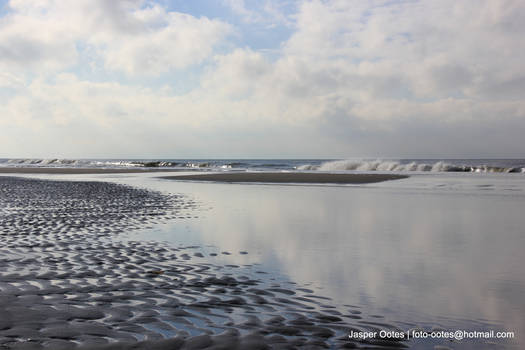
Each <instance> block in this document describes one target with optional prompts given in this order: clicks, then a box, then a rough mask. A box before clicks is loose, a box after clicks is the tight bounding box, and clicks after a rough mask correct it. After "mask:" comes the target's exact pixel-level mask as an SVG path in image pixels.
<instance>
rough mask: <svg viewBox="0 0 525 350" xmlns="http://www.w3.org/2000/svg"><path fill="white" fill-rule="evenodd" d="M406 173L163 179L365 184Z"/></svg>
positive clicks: (231, 174)
mask: <svg viewBox="0 0 525 350" xmlns="http://www.w3.org/2000/svg"><path fill="white" fill-rule="evenodd" d="M407 177H408V176H406V175H397V174H396V175H394V174H332V173H300V172H287V173H282V172H280V173H277V172H242V173H239V172H227V173H211V174H192V175H178V176H163V177H162V178H163V179H168V180H180V181H213V182H235V183H242V182H260V183H309V184H365V183H376V182H382V181H388V180H399V179H405V178H407Z"/></svg>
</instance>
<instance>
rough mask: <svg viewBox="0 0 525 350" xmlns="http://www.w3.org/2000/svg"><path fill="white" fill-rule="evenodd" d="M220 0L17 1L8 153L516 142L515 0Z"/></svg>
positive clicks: (519, 74)
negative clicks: (187, 3)
mask: <svg viewBox="0 0 525 350" xmlns="http://www.w3.org/2000/svg"><path fill="white" fill-rule="evenodd" d="M163 4H164V5H163ZM224 5H225V6H230V7H229V8H228V7H225V8H224V11H225V12H224V13H222V15H221V13H206V9H205V8H204V9H200V12H199V11H197V10H195V11H193V12H192V13H183V12H182V11H178V10H177V9H173V8H170V7H168V6H166V5H165V3H164V2H163V3H155V2H153V1H136V0H126V1H103V0H97V1H88V0H85V1H84V0H79V1H75V2H63V1H53V0H39V1H28V0H16V1H15V0H11V1H10V2H9V3H8V6H7V7H6V9H5V11H4V12H3V15H2V17H0V102H1V104H0V128H2V130H6V131H8V132H5V133H4V134H5V135H8V136H7V137H2V138H1V139H0V149H1V150H2V152H1V154H0V156H6V157H20V156H35V157H40V156H58V157H62V156H63V157H172V158H179V157H277V156H285V157H328V158H332V157H350V156H353V157H355V156H377V157H381V156H384V157H496V156H499V157H525V153H524V151H523V147H522V142H521V138H522V136H521V135H523V134H524V133H525V96H524V91H525V65H524V64H523V63H522V57H525V42H524V41H523V40H522V38H521V36H522V33H523V32H525V5H524V4H523V2H521V1H462V2H456V1H448V0H444V1H440V2H418V1H399V2H385V1H369V2H362V1H346V0H345V1H336V0H334V1H323V2H321V1H304V2H301V1H297V2H293V4H290V3H288V4H287V6H286V7H283V6H282V5H280V3H279V2H271V1H267V2H266V3H264V6H263V7H261V5H259V8H256V9H255V8H250V7H249V6H247V4H245V3H244V2H242V1H228V2H224ZM292 5H293V6H292ZM228 11H229V12H228ZM232 18H233V19H235V18H238V21H234V20H233V19H232ZM284 29H286V30H284ZM261 31H262V33H263V35H262V36H264V33H268V37H271V38H272V40H274V41H275V42H274V43H273V48H272V49H270V50H264V49H261V45H262V43H261V42H257V41H256V39H253V40H254V41H253V42H252V41H248V42H246V41H245V40H246V38H247V37H250V38H251V37H252V36H250V33H255V32H257V33H258V35H259V37H262V36H261V33H260V32H261ZM275 33H281V34H279V35H277V37H278V39H275V38H276V34H275ZM275 48H277V49H275ZM181 86H183V87H184V88H183V89H180V87H181ZM94 139H96V140H97V142H96V143H94V142H93V140H94Z"/></svg>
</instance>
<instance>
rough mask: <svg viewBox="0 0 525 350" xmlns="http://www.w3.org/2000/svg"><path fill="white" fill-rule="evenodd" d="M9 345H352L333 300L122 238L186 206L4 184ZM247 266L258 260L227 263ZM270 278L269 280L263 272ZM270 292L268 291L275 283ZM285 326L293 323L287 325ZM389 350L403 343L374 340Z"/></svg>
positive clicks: (16, 181) (178, 214) (4, 304)
mask: <svg viewBox="0 0 525 350" xmlns="http://www.w3.org/2000/svg"><path fill="white" fill-rule="evenodd" d="M0 189H1V194H2V196H1V197H0V201H1V205H2V212H1V213H2V221H1V234H2V237H3V241H4V245H3V247H2V250H1V252H0V257H1V260H0V263H1V265H2V274H1V275H0V295H1V296H2V299H1V300H2V301H1V304H0V314H2V319H1V320H0V344H1V345H2V346H3V347H7V348H13V349H15V348H16V349H40V348H45V349H71V348H79V349H84V348H86V349H94V348H100V349H123V348H131V346H133V349H154V348H155V349H179V348H181V349H185V348H191V349H195V348H206V347H210V346H221V347H223V348H224V347H227V348H235V347H239V348H250V349H256V348H268V347H280V346H286V347H289V346H304V347H308V346H310V347H334V346H335V347H343V346H348V345H349V344H352V342H349V341H348V339H347V336H346V334H347V333H348V332H349V331H350V330H351V329H352V328H351V326H350V325H349V324H348V323H346V322H345V320H346V319H347V318H348V317H350V319H355V318H356V313H357V310H354V311H356V313H348V314H342V313H341V312H339V311H337V310H335V309H333V307H332V306H331V305H330V299H328V298H325V297H322V296H318V295H315V293H313V291H312V290H309V289H307V288H301V287H300V286H294V285H284V286H283V285H280V284H279V283H271V284H267V283H265V282H264V281H263V280H262V279H260V278H254V277H253V276H257V274H258V273H259V272H257V271H251V274H253V276H249V275H246V274H245V273H250V272H249V271H250V269H251V270H253V269H254V268H255V267H254V266H243V267H242V270H243V272H242V273H239V272H238V270H239V269H241V267H240V266H236V265H221V264H210V263H206V262H201V258H202V257H203V254H202V252H201V250H200V249H199V248H200V247H198V246H193V247H178V248H174V247H170V246H169V245H166V244H160V243H156V242H146V241H127V242H123V241H120V242H119V241H114V240H113V238H115V236H118V235H119V234H122V233H123V232H125V231H130V230H133V229H137V228H140V227H144V226H147V225H153V224H155V223H158V222H159V221H169V220H177V219H182V218H185V217H187V216H188V215H193V214H192V209H193V207H194V206H195V203H194V202H192V201H191V200H188V199H187V198H185V197H184V196H166V195H161V194H160V193H159V192H154V191H147V190H140V189H135V188H132V187H129V186H123V185H117V184H111V183H106V182H97V181H95V182H86V181H81V182H79V181H50V180H39V179H28V178H16V177H0ZM219 254H223V255H232V254H233V255H243V254H247V252H228V251H224V252H220V253H219ZM260 273H261V274H262V273H264V271H260ZM266 282H267V281H266ZM283 315H287V316H286V317H283ZM368 343H370V344H376V345H379V346H385V347H390V346H395V347H398V346H401V345H402V344H400V343H399V342H397V341H396V342H392V341H386V340H369V341H368Z"/></svg>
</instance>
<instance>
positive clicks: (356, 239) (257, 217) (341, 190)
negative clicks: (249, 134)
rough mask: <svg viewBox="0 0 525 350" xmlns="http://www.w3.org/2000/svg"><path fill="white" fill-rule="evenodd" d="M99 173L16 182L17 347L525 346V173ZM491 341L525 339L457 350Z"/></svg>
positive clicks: (6, 277)
mask: <svg viewBox="0 0 525 350" xmlns="http://www.w3.org/2000/svg"><path fill="white" fill-rule="evenodd" d="M87 170H88V171H87ZM87 170H85V169H74V171H71V169H66V170H65V171H64V170H63V169H54V170H53V173H47V172H46V171H47V170H46V169H42V170H38V171H37V172H32V169H28V170H24V171H22V172H20V174H19V177H15V176H13V174H5V175H3V176H0V204H1V206H0V208H1V209H0V218H1V220H0V232H1V235H2V239H3V241H4V245H3V246H2V248H1V251H0V264H1V266H2V273H0V296H1V299H0V300H1V303H0V314H2V315H5V317H3V318H2V319H1V320H0V345H1V346H3V347H4V348H8V349H11V348H12V349H201V348H213V347H222V348H240V349H257V348H260V349H265V348H355V347H358V348H359V347H375V348H404V347H408V348H414V349H418V348H422V349H425V348H429V347H430V348H432V347H434V346H438V347H439V346H442V347H443V346H448V345H450V340H448V339H416V340H407V339H404V338H395V339H394V338H391V337H389V338H387V337H385V336H380V335H379V334H383V333H380V332H390V333H389V334H406V332H409V331H415V330H425V331H431V330H436V329H447V330H451V329H467V330H490V329H496V330H505V331H508V330H511V331H515V332H516V334H519V331H520V330H522V329H523V326H524V325H523V323H522V322H521V321H520V315H522V312H523V311H525V306H524V305H522V303H521V301H520V300H523V299H522V298H521V294H520V292H519V289H516V288H515V287H513V286H519V285H521V284H523V283H524V281H525V276H523V273H522V271H521V269H520V268H519V266H520V265H521V263H520V262H521V258H520V256H521V255H520V254H519V249H520V247H521V246H522V242H523V237H522V236H521V234H520V231H519V227H521V226H520V225H522V224H525V223H523V222H522V221H523V219H522V217H521V215H520V214H519V207H520V203H523V200H524V198H523V194H522V192H523V190H524V189H525V183H524V181H523V180H522V179H521V175H519V174H508V175H500V174H497V175H496V174H495V175H490V176H477V175H468V176H470V177H467V176H466V175H464V174H457V175H456V174H452V175H446V176H445V175H443V174H437V175H436V174H432V175H425V174H415V175H410V176H407V174H391V173H387V174H381V173H371V174H361V173H348V174H336V173H333V174H325V173H317V174H316V173H309V172H306V173H287V172H283V173H277V172H275V171H273V172H265V173H261V172H253V173H252V172H244V173H243V172H228V173H224V174H223V173H211V172H203V173H202V174H196V173H195V174H193V173H181V174H180V175H179V176H174V175H172V173H171V172H170V171H167V172H165V173H159V172H158V171H153V172H152V171H144V170H143V169H138V171H136V170H135V171H133V172H122V171H120V170H123V169H87ZM112 170H113V171H112ZM131 170H134V169H131ZM282 174H284V175H282ZM177 179H178V180H179V181H173V180H177ZM201 179H203V181H200V180H201ZM285 180H286V181H285ZM387 180H394V181H387ZM243 181H246V182H247V183H246V184H244V183H243ZM288 184H295V185H296V186H287V185H288ZM316 184H323V185H325V186H315V185H316ZM283 185H284V186H283ZM489 209H490V211H489ZM488 213H490V214H488ZM465 218H468V220H465ZM496 231H497V232H498V233H499V235H497V236H496V235H493V234H492V232H496ZM475 232H477V233H476V236H475V237H474V236H472V235H473V234H474V233H475ZM503 257H504V258H503ZM421 266H425V269H424V270H421V269H420V267H421ZM459 267H460V268H459ZM465 276H469V279H468V281H467V280H465ZM493 276H497V279H494V278H493ZM487 305H490V307H488V306H487ZM511 305H512V306H511ZM473 310H476V311H473ZM374 333H375V334H376V335H375V336H374V337H368V338H359V337H349V335H352V334H354V335H356V334H357V335H359V334H374ZM491 341H492V342H494V341H497V343H498V346H500V347H507V346H509V347H510V348H512V346H513V344H515V343H514V342H515V341H516V339H513V340H512V339H511V340H494V339H492V340H484V339H474V340H464V341H462V342H455V343H454V348H456V349H470V348H473V347H474V348H483V347H485V346H487V344H488V343H487V342H491Z"/></svg>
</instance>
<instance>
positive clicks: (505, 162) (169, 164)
mask: <svg viewBox="0 0 525 350" xmlns="http://www.w3.org/2000/svg"><path fill="white" fill-rule="evenodd" d="M0 167H57V168H70V167H72V168H111V169H114V168H117V169H120V168H165V169H181V170H194V171H232V170H233V171H246V170H248V171H270V170H271V171H325V172H346V171H361V172H373V171H381V172H462V173H525V160H524V159H445V160H436V159H346V160H322V159H58V158H50V159H43V158H42V159H34V158H22V159H0Z"/></svg>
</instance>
